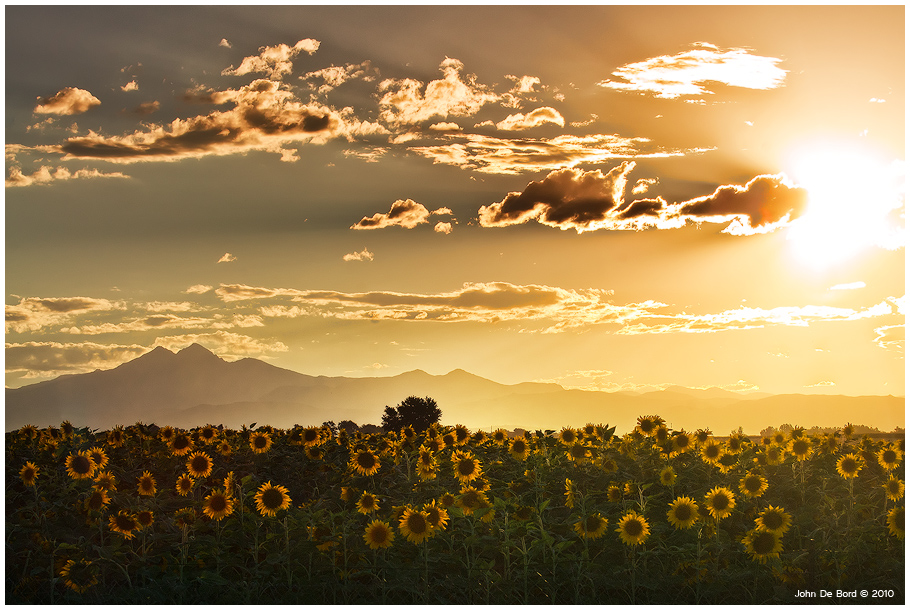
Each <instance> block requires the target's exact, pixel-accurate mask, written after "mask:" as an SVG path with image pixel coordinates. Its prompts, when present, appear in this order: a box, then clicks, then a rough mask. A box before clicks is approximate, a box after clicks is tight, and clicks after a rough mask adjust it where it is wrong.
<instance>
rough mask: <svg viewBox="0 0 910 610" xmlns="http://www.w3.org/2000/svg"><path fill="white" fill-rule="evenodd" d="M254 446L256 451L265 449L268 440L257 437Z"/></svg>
mask: <svg viewBox="0 0 910 610" xmlns="http://www.w3.org/2000/svg"><path fill="white" fill-rule="evenodd" d="M253 445H254V446H255V447H256V449H264V448H265V445H266V438H265V437H264V436H257V437H256V438H255V439H253Z"/></svg>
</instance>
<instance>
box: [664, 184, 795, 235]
mask: <svg viewBox="0 0 910 610" xmlns="http://www.w3.org/2000/svg"><path fill="white" fill-rule="evenodd" d="M807 202H808V192H807V191H806V190H805V189H802V188H799V187H796V186H793V184H792V183H791V182H790V181H789V179H788V178H787V177H786V176H785V175H784V174H776V175H761V176H756V177H755V178H753V179H752V180H750V181H749V182H748V183H747V184H746V185H745V186H738V185H725V186H720V187H718V188H717V190H715V191H714V193H712V194H711V195H707V196H705V197H698V198H696V199H691V200H689V201H685V202H683V203H681V204H678V205H677V206H675V207H674V213H675V214H677V215H679V216H680V217H681V218H686V219H690V220H694V221H696V222H716V223H720V222H727V221H730V224H729V226H727V228H726V229H724V233H729V234H731V235H753V234H755V233H766V232H768V231H771V230H774V229H776V228H778V227H780V226H783V225H784V224H787V223H788V222H789V221H792V220H795V219H796V218H798V217H799V216H800V215H802V213H803V212H804V211H805V210H806V205H807Z"/></svg>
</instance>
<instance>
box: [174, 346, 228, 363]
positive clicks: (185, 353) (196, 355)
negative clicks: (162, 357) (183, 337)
mask: <svg viewBox="0 0 910 610" xmlns="http://www.w3.org/2000/svg"><path fill="white" fill-rule="evenodd" d="M177 355H178V356H180V357H182V358H184V359H186V358H193V359H200V358H207V359H209V360H211V359H212V358H216V359H218V360H221V358H220V357H219V356H218V355H217V354H215V353H214V352H212V351H211V350H208V349H206V348H204V347H202V346H201V345H199V344H198V343H193V344H192V345H189V346H187V347H184V348H183V349H182V350H180V351H179V352H177Z"/></svg>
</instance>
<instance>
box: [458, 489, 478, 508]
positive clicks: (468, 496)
mask: <svg viewBox="0 0 910 610" xmlns="http://www.w3.org/2000/svg"><path fill="white" fill-rule="evenodd" d="M479 501H480V498H479V497H478V496H477V494H476V493H474V492H473V491H469V492H467V493H465V494H464V495H463V496H461V503H462V505H464V506H466V507H467V508H474V507H475V506H477V504H478V502H479Z"/></svg>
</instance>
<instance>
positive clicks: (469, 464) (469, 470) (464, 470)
mask: <svg viewBox="0 0 910 610" xmlns="http://www.w3.org/2000/svg"><path fill="white" fill-rule="evenodd" d="M458 474H460V475H462V476H465V477H466V476H469V475H472V474H474V460H472V459H470V458H465V459H463V460H459V461H458Z"/></svg>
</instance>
